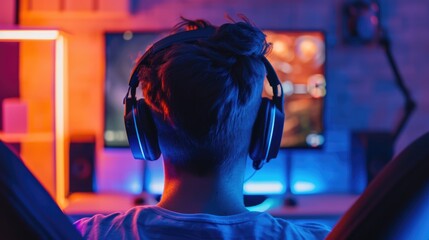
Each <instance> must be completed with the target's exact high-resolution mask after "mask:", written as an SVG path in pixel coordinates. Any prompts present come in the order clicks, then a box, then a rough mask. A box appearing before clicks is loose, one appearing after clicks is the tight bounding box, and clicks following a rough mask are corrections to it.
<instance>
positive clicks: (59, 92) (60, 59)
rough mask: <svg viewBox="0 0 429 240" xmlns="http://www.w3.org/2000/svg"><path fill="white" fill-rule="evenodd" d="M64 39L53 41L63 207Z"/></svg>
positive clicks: (59, 189) (59, 195) (60, 201)
mask: <svg viewBox="0 0 429 240" xmlns="http://www.w3.org/2000/svg"><path fill="white" fill-rule="evenodd" d="M65 66H66V65H65V39H64V37H63V36H61V35H59V36H58V38H57V39H56V41H55V139H56V140H55V155H56V156H55V163H56V164H55V166H56V172H55V173H56V184H55V185H56V198H57V202H58V205H60V206H65V201H66V200H65V195H66V190H65V188H66V183H65V170H66V169H65V149H64V147H65V146H64V145H65V139H64V138H65V122H64V121H65V119H64V116H65V108H66V105H65V85H66V82H65V76H66V74H65V72H66V70H65Z"/></svg>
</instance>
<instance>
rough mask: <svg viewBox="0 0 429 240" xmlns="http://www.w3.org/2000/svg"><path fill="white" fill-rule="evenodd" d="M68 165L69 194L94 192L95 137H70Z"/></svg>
mask: <svg viewBox="0 0 429 240" xmlns="http://www.w3.org/2000/svg"><path fill="white" fill-rule="evenodd" d="M69 163H70V164H69V194H71V193H74V192H94V190H95V189H94V185H95V137H93V136H74V137H71V139H70V154H69Z"/></svg>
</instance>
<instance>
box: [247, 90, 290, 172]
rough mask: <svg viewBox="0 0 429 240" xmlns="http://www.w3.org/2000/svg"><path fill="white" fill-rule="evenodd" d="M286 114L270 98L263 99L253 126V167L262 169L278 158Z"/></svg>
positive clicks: (251, 150)
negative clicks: (265, 164) (266, 163)
mask: <svg viewBox="0 0 429 240" xmlns="http://www.w3.org/2000/svg"><path fill="white" fill-rule="evenodd" d="M283 123H284V114H283V112H281V111H280V110H279V109H277V107H276V106H275V104H274V103H273V102H272V101H271V100H270V99H268V98H262V101H261V105H260V106H259V111H258V115H257V117H256V121H255V124H254V126H253V132H252V140H251V143H250V148H249V155H250V158H251V159H252V160H253V167H254V168H255V169H260V168H261V167H262V166H263V164H264V163H265V162H268V161H269V160H270V159H272V158H275V157H277V153H278V151H279V148H280V142H281V138H282V134H283Z"/></svg>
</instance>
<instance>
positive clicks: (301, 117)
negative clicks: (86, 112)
mask: <svg viewBox="0 0 429 240" xmlns="http://www.w3.org/2000/svg"><path fill="white" fill-rule="evenodd" d="M264 32H265V34H266V35H267V41H268V42H270V43H272V48H271V51H270V53H269V54H268V56H267V58H268V60H269V61H270V62H271V64H272V65H273V67H274V69H275V70H276V73H277V75H278V77H279V79H280V81H281V83H282V87H283V92H284V95H285V106H284V110H285V114H286V117H285V122H284V130H283V136H282V141H281V146H282V147H284V148H319V147H321V146H322V145H323V143H324V136H323V104H324V98H325V95H326V80H325V74H324V67H325V40H324V34H323V32H321V31H264ZM165 36H166V33H165V32H130V31H126V32H120V33H118V32H116V33H106V35H105V39H106V45H105V46H106V75H105V79H106V81H105V101H104V102H105V109H104V113H105V115H104V145H105V146H106V147H127V146H128V141H127V136H126V133H125V128H124V123H123V111H124V107H123V104H122V99H123V98H124V96H125V93H126V91H127V88H128V80H129V76H130V72H131V71H132V69H133V67H134V64H135V62H136V61H137V59H138V58H139V57H140V56H142V55H143V53H144V51H145V50H146V49H147V48H148V47H149V46H150V45H151V44H152V43H154V42H155V41H157V40H159V39H161V38H162V37H165ZM137 94H138V96H137V97H139V94H141V91H137ZM270 94H271V95H272V89H271V87H270V86H269V85H268V82H267V81H265V83H264V91H263V93H262V95H267V96H269V95H270Z"/></svg>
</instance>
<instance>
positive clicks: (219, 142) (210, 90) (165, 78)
mask: <svg viewBox="0 0 429 240" xmlns="http://www.w3.org/2000/svg"><path fill="white" fill-rule="evenodd" d="M204 27H211V25H210V24H209V23H207V22H205V21H201V20H198V21H189V20H184V21H183V22H182V23H181V24H179V25H178V27H177V29H176V30H177V31H179V30H181V29H187V30H196V29H199V28H204ZM267 47H268V44H267V43H266V41H265V35H264V34H263V33H262V32H261V31H260V30H258V29H257V28H255V27H253V26H252V25H251V24H249V23H248V22H246V21H245V22H238V23H228V24H224V25H222V26H220V27H216V31H215V34H214V35H213V37H210V38H208V39H199V40H197V41H193V42H186V43H177V44H172V45H171V46H170V47H168V48H166V49H163V50H161V51H159V52H157V53H155V54H153V55H150V56H149V57H148V58H147V61H148V64H146V66H144V67H142V68H141V69H140V71H139V73H138V74H139V80H140V84H141V86H142V88H143V96H144V98H145V101H146V103H147V104H148V105H149V106H150V108H151V110H152V114H153V117H154V119H155V124H156V127H157V132H158V139H159V145H160V148H161V152H162V154H163V156H164V159H168V161H169V162H171V163H172V164H173V165H174V167H175V168H176V169H178V170H179V169H180V170H181V171H185V172H188V173H191V174H194V175H198V176H204V175H208V174H210V173H213V172H214V171H216V170H217V169H219V168H220V167H222V166H223V167H225V166H226V167H227V166H229V165H230V164H233V163H234V161H237V160H238V159H243V158H246V156H247V155H248V151H249V144H250V141H251V136H252V127H253V124H254V122H255V118H256V115H257V112H258V108H259V105H260V101H261V92H262V85H263V80H264V76H265V67H264V64H263V62H262V60H261V57H262V56H263V55H264V54H265V53H266V51H267Z"/></svg>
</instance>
